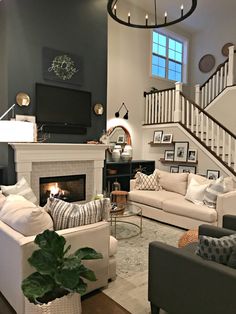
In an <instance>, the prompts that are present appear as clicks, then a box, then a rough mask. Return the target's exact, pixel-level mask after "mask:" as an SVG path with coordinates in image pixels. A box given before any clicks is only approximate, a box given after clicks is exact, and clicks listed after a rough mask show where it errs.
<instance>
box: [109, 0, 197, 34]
mask: <svg viewBox="0 0 236 314" xmlns="http://www.w3.org/2000/svg"><path fill="white" fill-rule="evenodd" d="M189 1H190V0H189ZM191 1H192V6H191V8H190V9H188V10H186V12H185V8H184V6H183V4H182V5H181V6H180V8H179V13H178V12H177V16H176V18H175V19H170V18H169V17H168V12H167V11H165V13H164V16H163V17H162V21H161V17H160V16H158V14H157V0H153V15H154V22H151V21H150V19H149V16H148V14H146V15H145V16H144V18H143V23H140V24H138V23H137V22H135V21H134V19H133V16H131V12H128V13H127V18H124V19H122V18H121V17H120V14H119V9H121V8H122V4H123V3H124V1H119V0H108V4H107V11H108V13H109V14H110V16H111V17H112V18H113V19H114V20H115V21H117V22H118V23H120V24H123V25H126V26H129V27H135V28H161V27H165V26H169V25H173V24H176V23H179V22H181V21H183V20H185V19H186V18H187V17H189V16H190V15H191V14H192V13H193V12H194V10H195V9H196V7H197V0H191ZM158 20H159V21H160V23H159V21H158Z"/></svg>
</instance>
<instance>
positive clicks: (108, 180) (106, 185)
mask: <svg viewBox="0 0 236 314" xmlns="http://www.w3.org/2000/svg"><path fill="white" fill-rule="evenodd" d="M154 170H155V161H154V160H132V161H129V162H127V161H126V162H125V161H119V162H115V161H105V165H104V176H103V179H104V180H103V189H104V190H105V191H106V192H107V193H110V192H111V191H112V184H113V183H114V182H115V181H118V182H119V183H120V185H121V190H123V191H129V190H130V186H129V181H130V179H133V178H134V176H135V174H136V172H137V171H141V172H143V173H145V174H148V175H149V174H151V173H153V171H154Z"/></svg>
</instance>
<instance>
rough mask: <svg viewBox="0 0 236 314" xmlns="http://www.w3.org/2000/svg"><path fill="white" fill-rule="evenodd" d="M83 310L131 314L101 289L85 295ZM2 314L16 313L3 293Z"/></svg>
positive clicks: (95, 313) (88, 313) (86, 313)
mask: <svg viewBox="0 0 236 314" xmlns="http://www.w3.org/2000/svg"><path fill="white" fill-rule="evenodd" d="M82 310H83V314H130V312H128V311H126V309H124V308H123V307H122V306H120V305H119V304H118V303H116V302H115V301H113V300H112V299H111V298H109V297H108V296H107V295H105V294H104V293H102V292H101V291H99V290H98V291H95V292H92V293H90V294H88V295H87V296H85V297H83V299H82ZM0 314H16V312H15V311H14V310H13V309H12V307H11V306H10V305H9V304H8V303H7V301H6V299H5V298H4V297H3V295H2V294H1V293H0Z"/></svg>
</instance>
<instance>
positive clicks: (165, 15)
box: [165, 12, 167, 23]
mask: <svg viewBox="0 0 236 314" xmlns="http://www.w3.org/2000/svg"><path fill="white" fill-rule="evenodd" d="M166 22H167V12H165V23H166Z"/></svg>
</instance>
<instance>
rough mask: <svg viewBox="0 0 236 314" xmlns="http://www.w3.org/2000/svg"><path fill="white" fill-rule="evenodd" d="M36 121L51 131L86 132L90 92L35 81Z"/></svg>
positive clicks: (89, 116) (89, 119) (88, 124)
mask: <svg viewBox="0 0 236 314" xmlns="http://www.w3.org/2000/svg"><path fill="white" fill-rule="evenodd" d="M36 119H37V123H38V124H39V125H41V126H42V127H44V128H47V131H49V132H50V131H51V132H52V133H79V134H81V133H83V134H84V133H86V127H90V126H91V93H90V92H87V91H81V90H77V89H70V88H64V87H60V86H53V85H45V84H40V83H36Z"/></svg>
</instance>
